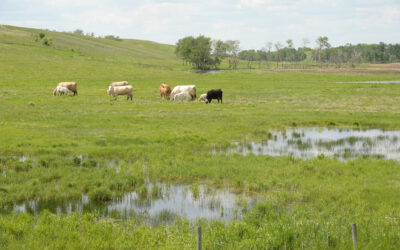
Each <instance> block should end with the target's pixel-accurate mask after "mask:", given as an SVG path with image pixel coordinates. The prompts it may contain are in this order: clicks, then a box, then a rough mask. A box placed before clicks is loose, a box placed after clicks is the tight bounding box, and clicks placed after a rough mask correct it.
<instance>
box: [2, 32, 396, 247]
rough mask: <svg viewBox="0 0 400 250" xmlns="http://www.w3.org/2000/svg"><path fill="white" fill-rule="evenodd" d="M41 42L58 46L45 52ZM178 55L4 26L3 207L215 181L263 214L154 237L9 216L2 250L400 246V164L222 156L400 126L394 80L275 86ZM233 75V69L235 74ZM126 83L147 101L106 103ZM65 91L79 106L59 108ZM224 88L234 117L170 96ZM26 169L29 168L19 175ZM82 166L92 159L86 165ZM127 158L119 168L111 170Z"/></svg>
mask: <svg viewBox="0 0 400 250" xmlns="http://www.w3.org/2000/svg"><path fill="white" fill-rule="evenodd" d="M40 32H43V33H45V35H46V37H51V38H52V41H53V43H52V45H51V46H46V45H43V44H42V43H41V42H40V41H35V36H36V35H37V34H38V33H40ZM173 52H174V47H173V46H170V45H163V44H157V43H153V42H148V41H139V40H122V41H114V40H107V39H101V38H93V37H86V36H78V35H73V34H69V33H60V32H52V31H43V30H35V29H26V28H17V27H11V26H0V208H5V207H7V206H12V204H14V203H17V202H21V201H27V200H34V199H42V200H61V199H78V198H79V197H81V195H82V193H84V194H87V195H89V197H91V198H93V199H98V200H108V199H112V198H113V197H118V196H121V195H122V194H123V193H124V192H127V191H133V190H136V189H138V188H140V187H141V186H142V185H143V183H144V181H145V180H149V181H151V182H155V181H162V182H167V183H185V184H209V185H210V186H212V187H215V188H224V187H231V188H234V189H235V190H237V191H238V192H239V191H245V192H247V193H249V194H250V193H254V194H257V195H258V196H259V197H260V204H259V205H257V206H256V207H255V208H253V209H252V210H250V211H249V212H248V214H247V215H246V216H245V218H244V220H243V221H233V222H230V223H228V224H224V223H223V222H219V221H213V222H207V221H204V220H199V221H198V222H197V223H194V222H188V221H187V220H185V219H180V218H177V219H176V223H175V224H173V225H167V226H158V227H151V226H147V225H142V224H141V223H139V222H137V221H134V220H132V221H129V220H128V221H114V220H112V219H102V218H100V217H99V216H97V215H96V214H73V215H72V216H69V217H68V216H63V215H53V214H50V213H47V212H44V213H42V214H41V215H40V216H37V217H35V216H32V215H27V214H16V213H2V214H1V215H0V248H2V249H3V248H4V249H46V248H49V249H77V248H87V249H131V248H140V249H143V248H165V249H182V248H184V249H193V248H195V246H196V234H195V232H196V231H195V229H196V226H197V225H198V224H200V225H202V227H203V232H204V234H203V236H204V248H205V249H258V248H267V249H298V248H312V249H328V248H340V249H349V248H351V247H352V242H351V223H352V222H357V225H358V227H359V245H360V248H361V249H362V248H365V249H399V248H400V164H399V163H398V162H395V161H387V160H375V159H370V158H365V159H356V160H353V161H348V162H343V161H340V160H337V159H330V158H327V157H323V156H321V157H318V158H316V159H310V160H302V159H297V158H293V157H290V156H287V157H271V156H255V155H247V156H244V155H240V154H231V155H227V154H212V150H213V148H214V147H215V146H218V147H229V145H231V143H233V142H235V141H243V140H254V141H260V140H262V139H263V138H267V137H268V134H269V132H270V131H275V130H281V129H285V128H291V127H327V126H329V127H339V128H340V127H351V128H381V129H387V130H397V129H400V113H399V110H400V97H399V93H400V85H399V84H366V83H336V82H338V81H365V80H400V77H399V75H395V74H363V75H362V74H318V73H271V72H265V73H262V72H257V71H252V70H246V69H244V67H245V65H246V62H242V64H243V68H242V69H239V70H237V71H229V70H225V71H220V72H218V73H216V74H190V73H185V72H184V71H186V70H191V67H190V66H189V65H183V64H182V62H181V61H180V60H178V59H177V58H176V57H175V55H174V53H173ZM223 67H224V65H222V68H223ZM121 80H127V81H129V83H130V84H131V85H132V86H133V88H134V94H133V101H132V102H131V101H127V100H126V99H125V98H124V97H123V96H122V97H119V99H118V100H117V101H114V100H113V98H111V97H109V96H107V93H106V90H107V86H108V85H109V84H110V82H112V81H121ZM61 81H76V82H77V83H78V96H75V97H73V96H61V97H54V96H53V95H52V91H53V89H54V88H55V86H56V85H57V83H58V82H61ZM163 82H165V83H166V84H169V85H170V86H171V87H173V86H175V85H183V84H195V85H196V86H197V95H198V96H199V95H200V94H202V93H205V92H207V90H210V89H214V88H221V89H222V90H223V93H224V94H223V104H222V105H221V104H217V103H216V101H215V100H214V101H213V102H212V103H211V104H208V105H206V104H204V103H199V102H197V101H194V102H189V103H184V104H176V103H172V102H170V101H167V100H164V99H161V98H160V96H159V85H160V84H161V83H163ZM21 156H27V157H28V160H27V161H25V162H21V161H19V160H18V158H19V157H21ZM80 156H83V160H82V162H79V163H78V162H77V161H78V160H77V159H80V158H79V157H80ZM109 159H123V160H125V162H126V163H124V164H123V165H122V166H120V167H119V171H115V169H113V168H110V167H106V166H105V164H102V163H104V162H106V161H107V160H109Z"/></svg>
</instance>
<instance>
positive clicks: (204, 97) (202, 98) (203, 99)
mask: <svg viewBox="0 0 400 250" xmlns="http://www.w3.org/2000/svg"><path fill="white" fill-rule="evenodd" d="M206 97H207V94H202V95H201V96H200V97H199V100H198V101H199V102H204V101H205V100H206Z"/></svg>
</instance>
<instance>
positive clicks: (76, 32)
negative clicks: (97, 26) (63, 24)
mask: <svg viewBox="0 0 400 250" xmlns="http://www.w3.org/2000/svg"><path fill="white" fill-rule="evenodd" d="M74 34H75V35H81V36H83V30H81V29H76V30H75V31H74Z"/></svg>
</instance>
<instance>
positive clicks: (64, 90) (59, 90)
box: [56, 86, 72, 95]
mask: <svg viewBox="0 0 400 250" xmlns="http://www.w3.org/2000/svg"><path fill="white" fill-rule="evenodd" d="M68 93H72V91H71V90H69V89H68V88H66V87H61V86H58V87H57V88H56V95H68Z"/></svg>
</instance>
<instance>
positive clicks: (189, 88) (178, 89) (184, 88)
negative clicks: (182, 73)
mask: <svg viewBox="0 0 400 250" xmlns="http://www.w3.org/2000/svg"><path fill="white" fill-rule="evenodd" d="M182 92H185V93H188V94H189V95H190V96H191V97H192V98H191V99H192V100H194V99H195V98H196V85H180V86H175V88H174V89H173V90H172V92H171V98H172V99H174V96H175V95H176V94H179V93H182Z"/></svg>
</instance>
